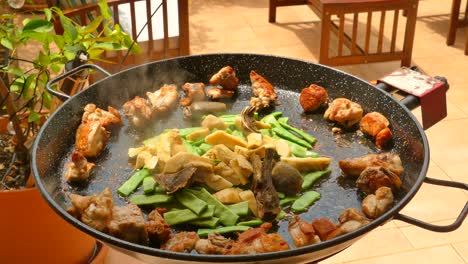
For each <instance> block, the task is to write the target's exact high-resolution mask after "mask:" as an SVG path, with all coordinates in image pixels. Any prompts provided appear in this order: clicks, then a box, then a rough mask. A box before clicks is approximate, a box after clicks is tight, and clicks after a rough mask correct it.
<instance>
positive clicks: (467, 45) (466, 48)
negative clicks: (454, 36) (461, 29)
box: [465, 36, 468, 55]
mask: <svg viewBox="0 0 468 264" xmlns="http://www.w3.org/2000/svg"><path fill="white" fill-rule="evenodd" d="M465 55H468V36H466V42H465Z"/></svg>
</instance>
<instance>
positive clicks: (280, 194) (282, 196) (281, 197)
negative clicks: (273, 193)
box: [277, 192, 286, 199]
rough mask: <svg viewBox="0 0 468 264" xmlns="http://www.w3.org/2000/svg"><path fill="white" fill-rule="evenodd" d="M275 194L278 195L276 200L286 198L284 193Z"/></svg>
mask: <svg viewBox="0 0 468 264" xmlns="http://www.w3.org/2000/svg"><path fill="white" fill-rule="evenodd" d="M277 193H278V198H280V199H284V198H286V195H284V193H281V192H277Z"/></svg>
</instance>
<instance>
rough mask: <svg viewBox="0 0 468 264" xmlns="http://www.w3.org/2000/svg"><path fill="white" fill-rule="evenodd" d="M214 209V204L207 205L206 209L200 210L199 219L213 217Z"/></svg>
mask: <svg viewBox="0 0 468 264" xmlns="http://www.w3.org/2000/svg"><path fill="white" fill-rule="evenodd" d="M214 211H215V206H214V205H207V206H206V209H205V210H203V212H201V214H200V215H198V218H200V219H206V218H210V217H213V215H214Z"/></svg>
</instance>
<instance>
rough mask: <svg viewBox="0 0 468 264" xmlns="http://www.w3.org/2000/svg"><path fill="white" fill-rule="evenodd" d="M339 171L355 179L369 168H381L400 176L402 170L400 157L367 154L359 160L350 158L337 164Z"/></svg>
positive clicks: (388, 154)
mask: <svg viewBox="0 0 468 264" xmlns="http://www.w3.org/2000/svg"><path fill="white" fill-rule="evenodd" d="M338 164H339V166H340V168H341V170H342V171H343V173H344V174H345V175H347V176H352V177H357V176H359V175H361V173H362V172H363V171H364V170H365V169H366V168H367V167H371V166H381V167H384V168H387V169H388V170H390V171H391V172H393V173H395V174H396V175H398V176H400V175H401V174H402V173H403V171H404V169H403V165H402V163H401V159H400V156H398V155H397V154H393V153H380V154H369V155H365V156H362V157H359V158H350V159H344V160H340V161H339V162H338Z"/></svg>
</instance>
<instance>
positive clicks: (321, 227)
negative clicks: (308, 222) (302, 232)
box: [312, 217, 337, 240]
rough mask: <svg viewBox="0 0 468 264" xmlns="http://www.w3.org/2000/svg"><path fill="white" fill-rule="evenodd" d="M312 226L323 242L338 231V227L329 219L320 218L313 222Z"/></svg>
mask: <svg viewBox="0 0 468 264" xmlns="http://www.w3.org/2000/svg"><path fill="white" fill-rule="evenodd" d="M312 226H313V227H314V230H315V232H316V233H317V235H318V236H319V237H320V239H321V240H326V239H327V237H328V236H329V235H330V234H331V233H332V232H333V231H335V230H336V229H337V226H336V225H335V224H334V223H333V222H332V221H331V220H330V219H328V218H325V217H324V218H319V219H315V220H314V221H312Z"/></svg>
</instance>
